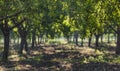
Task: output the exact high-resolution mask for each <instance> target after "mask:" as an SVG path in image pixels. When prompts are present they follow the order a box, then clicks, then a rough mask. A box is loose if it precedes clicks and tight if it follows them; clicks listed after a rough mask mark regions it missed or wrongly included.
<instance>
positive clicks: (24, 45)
mask: <svg viewBox="0 0 120 71" xmlns="http://www.w3.org/2000/svg"><path fill="white" fill-rule="evenodd" d="M23 49H25V51H26V52H27V53H28V44H27V39H26V36H22V37H21V43H20V49H19V54H23Z"/></svg>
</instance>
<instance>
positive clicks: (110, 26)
mask: <svg viewBox="0 0 120 71" xmlns="http://www.w3.org/2000/svg"><path fill="white" fill-rule="evenodd" d="M105 24H106V25H108V27H109V28H111V29H112V30H113V31H114V32H115V33H118V32H117V30H116V29H114V28H113V27H112V25H110V24H107V22H105Z"/></svg>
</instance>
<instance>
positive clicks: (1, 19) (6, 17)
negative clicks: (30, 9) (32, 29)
mask: <svg viewBox="0 0 120 71" xmlns="http://www.w3.org/2000/svg"><path fill="white" fill-rule="evenodd" d="M20 13H22V11H19V12H17V13H14V14H12V15H8V16H5V17H2V18H0V21H3V20H4V19H8V18H11V17H14V16H17V15H19V14H20Z"/></svg>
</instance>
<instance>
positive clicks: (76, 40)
mask: <svg viewBox="0 0 120 71" xmlns="http://www.w3.org/2000/svg"><path fill="white" fill-rule="evenodd" d="M74 38H75V44H76V45H77V46H78V32H77V31H75V34H74Z"/></svg>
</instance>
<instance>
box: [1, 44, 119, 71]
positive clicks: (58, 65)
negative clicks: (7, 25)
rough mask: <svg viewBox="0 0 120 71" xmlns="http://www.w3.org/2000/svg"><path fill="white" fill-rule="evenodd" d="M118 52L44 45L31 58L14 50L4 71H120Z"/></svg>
mask: <svg viewBox="0 0 120 71" xmlns="http://www.w3.org/2000/svg"><path fill="white" fill-rule="evenodd" d="M15 47H16V46H15ZM114 49H115V47H111V46H110V47H107V48H106V49H105V48H102V47H101V48H99V49H98V50H95V49H94V48H92V47H91V48H89V47H80V46H73V45H68V44H64V45H44V44H41V45H39V46H37V47H35V48H30V54H29V55H28V54H25V52H24V54H23V55H18V54H17V52H16V51H15V50H16V49H15V48H11V49H10V56H9V61H8V62H7V63H3V62H0V71H119V70H120V57H119V56H117V55H115V54H114ZM103 50H104V51H103Z"/></svg>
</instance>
